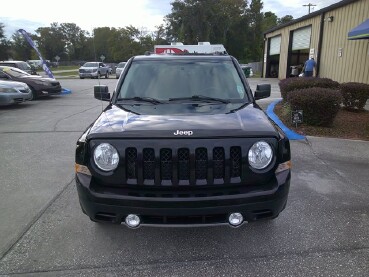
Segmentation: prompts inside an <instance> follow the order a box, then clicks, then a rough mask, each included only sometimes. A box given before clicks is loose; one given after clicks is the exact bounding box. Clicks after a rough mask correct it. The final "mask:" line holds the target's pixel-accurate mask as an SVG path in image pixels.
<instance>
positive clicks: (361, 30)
mask: <svg viewBox="0 0 369 277" xmlns="http://www.w3.org/2000/svg"><path fill="white" fill-rule="evenodd" d="M365 38H366V39H369V18H368V19H367V20H365V21H364V22H363V23H361V24H360V25H358V26H356V27H355V28H354V29H352V30H351V31H350V32H349V33H348V39H365Z"/></svg>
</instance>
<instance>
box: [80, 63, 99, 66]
mask: <svg viewBox="0 0 369 277" xmlns="http://www.w3.org/2000/svg"><path fill="white" fill-rule="evenodd" d="M83 67H99V64H98V63H85V64H84V65H83Z"/></svg>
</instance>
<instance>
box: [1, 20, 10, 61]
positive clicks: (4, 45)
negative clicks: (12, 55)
mask: <svg viewBox="0 0 369 277" xmlns="http://www.w3.org/2000/svg"><path fill="white" fill-rule="evenodd" d="M4 27H5V25H4V24H3V23H1V22H0V60H7V59H8V55H9V53H8V51H9V42H8V40H7V39H6V37H5V34H4Z"/></svg>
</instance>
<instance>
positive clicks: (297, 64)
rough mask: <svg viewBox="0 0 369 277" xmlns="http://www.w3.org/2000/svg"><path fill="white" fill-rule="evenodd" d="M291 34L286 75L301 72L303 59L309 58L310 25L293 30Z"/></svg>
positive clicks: (294, 74)
mask: <svg viewBox="0 0 369 277" xmlns="http://www.w3.org/2000/svg"><path fill="white" fill-rule="evenodd" d="M291 36H292V40H290V51H289V53H288V54H289V55H288V63H287V74H286V76H290V77H294V76H296V73H298V74H299V73H300V72H301V70H302V67H303V65H304V63H305V61H306V60H307V59H309V52H310V40H311V26H307V27H303V28H300V29H296V30H293V31H292V32H291ZM296 69H297V71H296Z"/></svg>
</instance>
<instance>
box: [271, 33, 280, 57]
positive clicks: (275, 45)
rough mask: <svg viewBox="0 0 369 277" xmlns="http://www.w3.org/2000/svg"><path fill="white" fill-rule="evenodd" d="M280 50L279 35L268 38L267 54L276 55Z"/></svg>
mask: <svg viewBox="0 0 369 277" xmlns="http://www.w3.org/2000/svg"><path fill="white" fill-rule="evenodd" d="M280 52H281V36H276V37H272V38H271V39H270V46H269V55H270V56H271V55H278V54H279V53H280Z"/></svg>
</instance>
